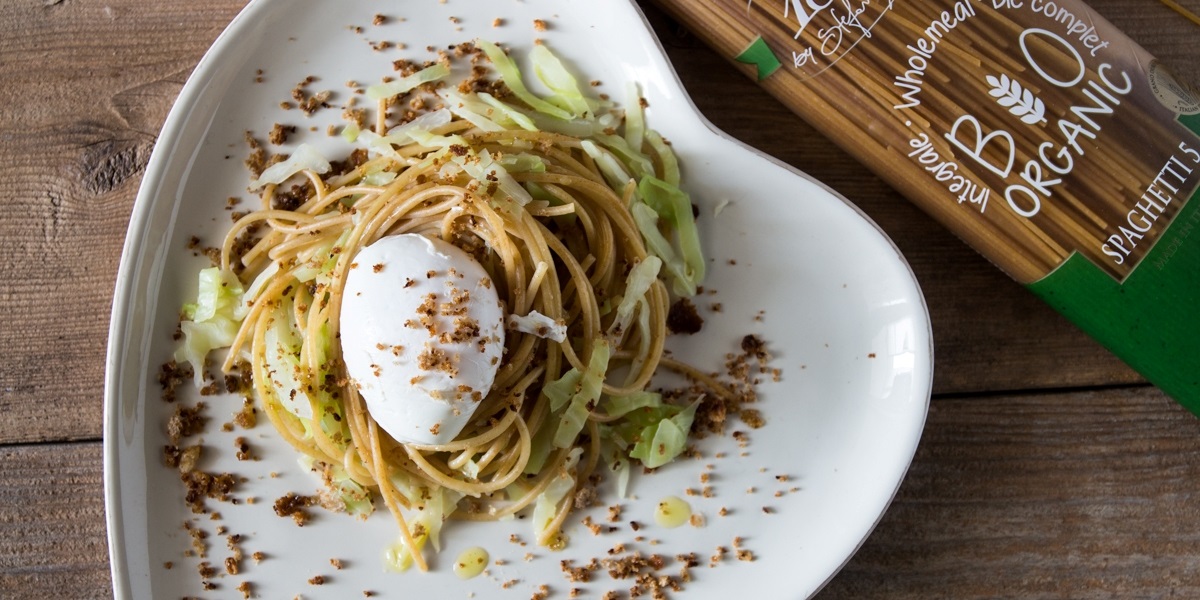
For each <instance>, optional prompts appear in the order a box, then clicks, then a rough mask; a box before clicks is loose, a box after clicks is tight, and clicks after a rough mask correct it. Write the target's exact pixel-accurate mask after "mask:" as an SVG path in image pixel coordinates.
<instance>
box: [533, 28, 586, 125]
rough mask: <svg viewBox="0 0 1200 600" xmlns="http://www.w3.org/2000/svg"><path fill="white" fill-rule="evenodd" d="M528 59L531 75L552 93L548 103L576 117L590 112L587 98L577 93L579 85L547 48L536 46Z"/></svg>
mask: <svg viewBox="0 0 1200 600" xmlns="http://www.w3.org/2000/svg"><path fill="white" fill-rule="evenodd" d="M529 58H530V60H532V61H533V73H534V75H536V76H537V78H538V81H541V82H542V83H543V84H544V85H545V86H546V87H548V88H550V91H552V92H554V95H553V96H551V97H550V99H549V101H550V102H552V103H554V104H555V105H556V106H559V107H561V108H563V109H565V110H569V111H571V112H572V113H573V114H574V116H576V117H581V116H584V115H586V114H587V113H589V112H591V110H592V107H591V106H590V105H589V104H588V101H587V98H585V97H584V96H583V93H582V92H580V91H579V83H578V82H576V81H575V77H574V76H573V75H571V73H570V71H567V68H566V67H564V66H563V64H562V61H560V60H558V57H557V56H555V55H554V53H553V52H551V51H550V49H549V48H547V47H546V46H544V45H540V44H539V45H536V46H534V47H533V50H530V52H529Z"/></svg>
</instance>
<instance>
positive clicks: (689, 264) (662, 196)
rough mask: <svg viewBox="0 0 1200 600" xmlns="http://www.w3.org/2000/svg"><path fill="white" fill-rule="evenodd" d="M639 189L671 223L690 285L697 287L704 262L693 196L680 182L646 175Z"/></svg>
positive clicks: (703, 270) (649, 202)
mask: <svg viewBox="0 0 1200 600" xmlns="http://www.w3.org/2000/svg"><path fill="white" fill-rule="evenodd" d="M638 192H639V194H640V195H641V198H642V201H644V202H645V203H646V205H647V206H649V207H650V208H653V209H654V212H656V213H658V215H659V216H660V217H662V218H664V219H666V220H667V221H668V222H670V223H671V226H672V228H673V229H674V230H675V235H676V239H677V241H678V245H677V249H678V250H679V253H680V254H681V255H682V257H683V262H684V265H685V276H686V277H687V285H688V286H689V287H695V286H696V285H697V284H699V283H700V282H701V281H703V280H704V273H705V264H704V253H703V251H702V250H701V249H700V231H699V230H698V229H697V228H696V218H695V216H694V215H693V214H692V201H691V199H690V198H689V197H688V195H687V194H686V193H684V191H683V190H681V189H679V187H678V186H675V185H671V184H670V183H667V182H666V181H663V180H661V179H657V178H654V177H645V178H643V179H642V180H641V181H640V182H639V183H638Z"/></svg>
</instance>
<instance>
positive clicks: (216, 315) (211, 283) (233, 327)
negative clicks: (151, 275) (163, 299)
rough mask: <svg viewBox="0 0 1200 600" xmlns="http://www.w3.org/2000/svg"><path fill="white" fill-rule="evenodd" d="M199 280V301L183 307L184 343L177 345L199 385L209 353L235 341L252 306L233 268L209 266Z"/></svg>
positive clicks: (177, 354)
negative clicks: (232, 270) (248, 305)
mask: <svg viewBox="0 0 1200 600" xmlns="http://www.w3.org/2000/svg"><path fill="white" fill-rule="evenodd" d="M198 280H199V285H198V288H197V291H196V302H194V303H191V304H187V305H185V306H184V307H183V313H184V316H185V317H186V320H184V321H182V322H180V324H179V329H180V331H181V332H182V334H183V343H182V344H181V345H180V346H179V347H178V348H176V349H175V361H176V362H179V363H183V362H186V363H188V364H190V365H191V366H192V377H193V380H194V381H195V383H196V386H197V387H199V386H201V385H203V383H204V361H205V359H206V358H207V357H208V353H209V352H211V351H213V350H216V349H218V348H228V347H229V346H230V345H232V344H233V340H234V338H236V337H237V332H238V328H239V327H240V325H241V322H242V319H243V318H245V316H246V312H247V311H248V310H249V309H248V307H247V306H246V303H245V301H244V300H243V296H244V291H243V289H242V283H241V281H239V280H238V278H237V275H234V274H233V273H232V272H230V271H223V270H221V269H219V268H217V267H209V268H207V269H203V270H201V271H200V274H199V276H198Z"/></svg>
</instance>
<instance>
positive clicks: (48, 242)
mask: <svg viewBox="0 0 1200 600" xmlns="http://www.w3.org/2000/svg"><path fill="white" fill-rule="evenodd" d="M450 1H453V0H450ZM243 4H244V0H155V1H153V2H151V1H148V0H109V1H106V2H95V1H93V0H7V1H6V2H3V3H0V173H3V178H2V180H3V181H5V182H7V183H6V184H5V185H4V187H3V188H2V193H0V203H3V207H4V210H3V212H2V213H0V214H2V215H3V216H2V217H0V232H2V235H0V256H3V257H4V258H3V260H2V262H0V282H2V283H0V352H2V354H0V365H2V366H0V415H2V416H0V596H4V597H25V598H94V597H110V596H111V594H112V592H111V590H110V586H109V565H108V559H107V550H106V537H105V525H104V504H103V493H102V491H103V474H102V469H101V413H102V392H101V390H102V381H103V377H104V372H103V369H104V366H103V365H104V352H105V343H106V332H107V327H108V317H109V310H110V305H111V298H112V290H113V285H114V278H115V276H116V268H117V262H118V257H119V254H120V251H121V244H122V240H123V238H124V235H125V228H126V225H127V223H128V219H129V214H130V208H131V206H132V202H133V198H134V195H135V193H136V191H137V188H138V184H139V180H140V178H141V175H142V171H143V169H144V167H145V165H146V161H147V159H148V157H149V155H150V150H151V148H152V146H153V145H154V142H155V137H156V135H157V133H158V130H159V128H160V127H161V125H162V122H163V120H164V119H165V117H166V114H167V111H168V109H169V108H170V106H171V103H172V102H173V101H174V100H175V97H176V95H177V94H178V92H179V90H180V88H181V86H182V85H183V83H184V81H185V79H186V78H187V76H188V74H189V73H190V72H191V70H192V68H193V67H194V66H195V64H196V62H197V61H198V60H199V59H200V56H201V55H202V54H203V52H204V51H205V49H207V48H208V46H209V44H210V43H211V42H212V41H213V39H215V38H216V36H217V34H218V33H220V31H221V30H222V28H224V27H225V25H226V24H227V23H228V22H229V21H230V20H231V19H232V18H233V16H234V15H235V14H236V13H237V12H238V10H239V9H240V8H241V7H242V5H243ZM1185 4H1186V5H1187V7H1188V8H1190V9H1192V10H1193V11H1196V10H1200V0H1188V1H1187V2H1186V3H1185ZM1092 5H1093V6H1094V7H1095V8H1096V9H1097V10H1098V11H1099V12H1100V13H1101V14H1103V15H1104V16H1106V17H1107V18H1109V19H1110V20H1112V21H1114V22H1115V23H1116V24H1117V25H1118V26H1120V27H1122V28H1123V29H1125V30H1126V31H1127V32H1129V33H1130V35H1131V36H1132V37H1133V38H1134V39H1136V40H1137V41H1138V42H1140V43H1141V44H1142V45H1144V46H1145V47H1146V48H1147V49H1149V50H1150V51H1151V52H1152V53H1153V54H1155V55H1157V56H1158V57H1159V58H1161V59H1162V60H1164V61H1165V62H1166V63H1167V64H1168V65H1170V66H1171V67H1173V68H1174V69H1175V70H1176V71H1177V72H1178V73H1179V74H1180V75H1182V79H1184V80H1185V81H1191V82H1200V60H1198V58H1200V51H1198V50H1197V42H1198V41H1200V27H1198V26H1197V25H1195V24H1193V23H1190V22H1188V21H1187V20H1185V19H1184V18H1182V17H1180V16H1179V15H1177V14H1175V13H1173V12H1171V11H1170V10H1168V9H1167V8H1164V7H1163V6H1162V5H1161V4H1160V3H1158V2H1155V1H1151V0H1094V1H1093V2H1092ZM646 10H647V12H648V14H649V16H650V18H651V21H652V22H653V24H654V27H655V29H656V30H657V32H658V35H659V36H660V37H661V39H662V41H663V43H664V45H665V46H666V48H667V51H668V53H669V54H670V58H671V60H672V61H673V62H674V64H675V67H676V69H677V70H678V71H679V75H680V77H681V78H682V79H683V81H684V83H685V85H686V86H687V88H688V89H689V91H690V92H691V93H692V95H693V98H694V100H695V102H696V104H698V105H699V107H700V109H701V110H702V111H703V112H704V113H705V115H707V116H708V117H709V118H710V119H711V120H712V121H713V122H714V123H716V125H717V126H719V127H721V128H722V129H724V130H725V131H727V132H729V133H730V134H732V135H733V136H735V137H737V138H740V139H741V140H744V141H745V142H747V143H749V144H751V145H753V146H756V147H758V148H760V149H762V150H764V151H766V152H768V153H770V154H772V155H774V156H776V157H778V158H779V159H781V160H783V161H785V162H788V163H790V164H792V165H795V166H796V167H798V168H800V169H802V170H804V171H807V172H809V173H812V174H814V175H815V176H817V177H818V178H820V179H822V180H823V181H824V182H825V183H827V184H829V185H831V186H832V187H833V188H835V189H837V190H838V191H840V192H841V193H842V194H844V195H845V196H846V197H848V198H849V199H850V200H851V201H853V202H854V203H856V204H857V205H858V206H860V207H862V208H863V210H865V211H866V212H867V213H868V214H869V215H871V217H873V218H874V219H875V220H876V221H877V222H878V223H879V224H880V225H881V226H882V227H883V228H884V229H885V230H886V231H887V232H888V233H889V234H890V235H891V236H892V237H893V239H895V241H896V243H897V244H899V246H900V248H901V249H902V250H903V251H904V253H905V254H906V255H907V257H908V260H909V261H910V262H911V263H912V265H913V268H914V270H915V271H916V273H917V276H918V278H919V279H920V283H921V285H922V286H923V288H924V290H925V294H926V297H927V299H928V302H929V306H930V311H931V312H932V316H933V327H934V334H935V339H936V346H937V371H936V376H935V388H934V398H933V402H932V409H931V411H930V414H929V420H928V425H927V429H926V432H925V435H924V438H923V441H922V443H921V446H920V449H919V450H918V452H917V456H916V460H915V461H914V463H913V465H912V469H911V471H910V472H909V475H908V477H907V479H906V480H905V482H904V484H903V486H902V488H901V489H900V491H899V495H898V497H897V498H896V500H895V503H894V504H893V506H892V507H891V509H890V510H889V511H888V512H887V514H886V515H885V516H884V518H883V520H882V522H881V523H880V524H879V527H878V529H877V530H876V531H875V533H874V534H873V535H872V536H871V537H870V538H869V539H868V540H867V542H866V544H865V545H864V546H863V547H862V549H861V550H860V551H859V552H858V554H857V555H856V556H855V557H854V558H853V559H852V560H851V561H850V563H849V564H848V565H847V566H846V567H845V569H844V570H843V571H842V572H841V574H840V575H838V576H837V577H836V578H835V579H834V580H833V581H832V582H831V583H830V584H829V586H828V587H827V588H826V590H825V591H823V592H822V593H821V594H820V596H819V597H820V598H821V599H822V600H830V599H840V598H891V599H903V598H921V599H928V598H955V599H967V598H999V597H1021V598H1167V597H1172V598H1197V597H1200V420H1197V419H1196V418H1195V417H1193V416H1192V415H1191V414H1189V413H1187V412H1186V411H1185V410H1183V409H1182V408H1180V407H1179V406H1178V405H1176V404H1175V403H1174V402H1173V401H1171V400H1170V399H1169V398H1167V397H1165V396H1164V395H1163V394H1162V393H1161V392H1159V391H1157V390H1156V389H1155V388H1153V387H1150V386H1148V385H1146V384H1145V383H1144V381H1143V380H1142V379H1141V378H1140V377H1139V376H1138V375H1137V374H1136V373H1134V372H1133V371H1132V370H1130V369H1129V368H1128V367H1126V366H1124V365H1123V364H1122V363H1121V362H1120V361H1118V360H1117V359H1115V358H1113V357H1112V356H1111V355H1110V354H1108V353H1107V352H1106V351H1105V350H1103V349H1102V348H1100V347H1099V346H1098V345H1097V344H1095V343H1094V342H1092V341H1090V340H1089V339H1088V338H1087V337H1085V336H1084V335H1083V334H1081V333H1080V332H1079V331H1077V330H1076V329H1074V328H1073V327H1072V326H1071V325H1070V324H1068V323H1067V322H1066V321H1065V320H1063V319H1062V318H1061V317H1059V316H1058V315H1057V314H1055V313H1054V312H1052V311H1051V310H1050V309H1048V308H1046V307H1045V306H1043V305H1042V304H1041V303H1040V302H1039V301H1038V300H1036V299H1034V298H1033V296H1032V295H1030V294H1029V293H1027V292H1026V291H1025V290H1024V289H1022V288H1021V287H1019V286H1018V285H1016V284H1014V283H1012V282H1011V281H1009V280H1008V279H1007V278H1006V277H1005V276H1004V275H1002V274H1001V273H999V272H998V271H997V270H995V269H994V268H992V267H991V266H990V265H989V264H988V263H986V262H985V261H984V260H983V259H981V258H979V257H978V256H977V255H976V254H975V253H974V252H973V251H971V250H970V249H968V248H967V247H965V246H964V245H962V244H961V243H960V242H959V241H957V240H956V239H955V238H954V237H953V236H952V235H950V234H949V233H947V232H946V231H944V230H943V229H941V228H940V227H939V226H938V225H936V224H935V223H933V222H932V221H931V220H930V219H929V218H927V217H925V216H924V215H923V214H922V213H920V212H919V211H918V210H916V209H915V208H913V207H912V206H911V205H909V204H908V203H907V202H906V201H904V200H903V199H902V198H900V197H899V196H898V195H897V194H896V193H895V192H893V191H891V190H890V189H889V188H888V187H887V186H886V185H884V184H883V183H881V182H880V181H879V180H877V179H875V178H873V177H870V176H868V175H867V174H866V173H865V172H864V170H863V169H862V168H861V167H859V166H858V165H857V164H855V162H854V161H853V160H851V159H850V158H848V157H847V156H846V155H845V154H844V153H842V152H841V151H839V150H837V149H836V148H835V147H834V146H833V145H832V144H831V143H829V142H828V141H826V140H824V139H822V138H821V137H820V136H818V135H816V134H815V133H814V132H813V130H812V129H811V128H810V127H808V126H807V125H805V124H804V123H802V122H800V121H799V120H798V119H797V118H794V117H793V116H792V115H791V114H790V113H788V112H787V111H786V110H785V109H784V108H782V107H781V106H780V105H778V104H777V103H775V102H774V101H773V100H771V99H770V98H769V97H768V96H766V95H765V94H764V93H763V92H761V91H760V90H759V89H757V88H756V87H755V85H754V84H753V83H752V82H751V81H749V80H746V79H743V78H742V76H741V75H739V74H738V73H737V72H736V71H735V70H734V69H733V68H732V67H730V66H728V65H727V64H726V63H725V62H724V61H723V59H722V58H720V57H718V56H717V55H715V54H714V53H712V52H711V51H709V50H707V49H706V48H704V47H703V46H702V45H701V44H700V43H699V42H698V41H697V40H696V39H695V38H693V37H691V36H689V35H688V34H687V33H685V32H683V31H681V30H680V28H679V27H678V25H676V24H674V23H673V22H671V21H670V20H669V19H667V18H666V17H664V16H663V15H662V14H661V13H660V12H659V11H657V10H656V9H654V8H653V7H652V6H647V7H646Z"/></svg>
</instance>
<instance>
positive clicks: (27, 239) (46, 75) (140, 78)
mask: <svg viewBox="0 0 1200 600" xmlns="http://www.w3.org/2000/svg"><path fill="white" fill-rule="evenodd" d="M240 6H241V3H239V2H200V3H191V2H139V1H136V0H117V1H113V2H104V3H100V2H85V1H80V0H67V1H64V2H40V1H28V0H23V1H20V2H4V3H0V57H3V59H0V82H3V85H0V106H4V107H5V108H4V110H3V111H0V165H3V166H0V172H3V179H4V181H6V182H7V186H6V190H5V193H4V194H3V196H2V199H0V203H3V206H2V208H3V213H4V214H5V218H4V219H3V220H2V221H0V255H2V256H4V257H5V260H3V261H0V281H3V282H4V284H3V288H2V291H0V314H2V315H4V325H3V326H0V332H2V333H0V335H2V336H3V337H2V338H0V343H2V344H3V346H4V347H5V349H6V356H5V360H4V368H0V413H2V414H4V415H5V418H4V419H3V420H0V440H3V441H6V442H25V441H43V440H70V439H80V438H93V439H94V438H97V437H99V435H100V414H101V413H100V410H101V397H102V385H103V377H104V352H105V343H106V341H107V337H108V336H107V331H108V317H109V310H110V307H111V302H112V291H113V287H114V282H115V279H116V268H117V261H118V259H119V257H120V252H121V245H122V243H123V242H124V237H125V228H126V226H127V225H128V222H129V212H130V209H131V207H132V206H133V198H134V195H135V194H136V192H137V186H138V183H139V181H140V177H141V173H142V170H143V168H144V167H145V165H146V162H147V161H148V160H149V156H150V150H151V148H152V147H153V145H154V141H155V139H156V136H157V134H158V130H159V128H160V127H161V126H162V122H163V120H164V119H166V115H167V111H168V110H169V109H170V107H171V104H172V102H174V99H175V96H176V95H178V93H179V89H180V88H181V87H182V86H183V83H184V81H185V80H186V78H187V76H188V74H189V73H191V70H192V68H193V67H194V66H195V65H196V62H197V61H198V60H199V59H200V56H201V55H202V54H203V53H204V51H205V50H206V49H207V48H208V46H209V45H210V44H211V43H212V41H213V40H214V39H215V38H216V36H217V34H219V33H220V32H221V30H222V29H223V28H224V27H225V25H227V24H228V22H229V20H230V19H232V18H233V16H234V14H236V12H237V10H238V9H239V8H240Z"/></svg>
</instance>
